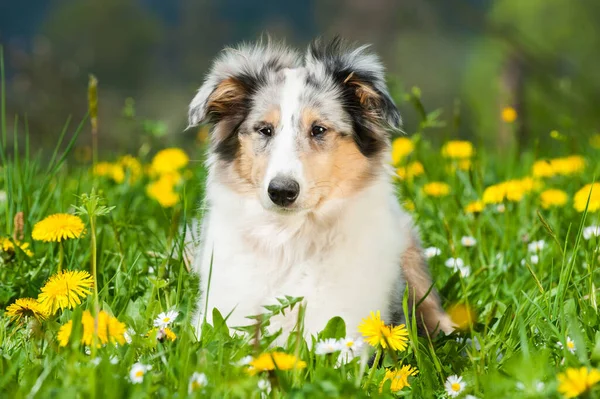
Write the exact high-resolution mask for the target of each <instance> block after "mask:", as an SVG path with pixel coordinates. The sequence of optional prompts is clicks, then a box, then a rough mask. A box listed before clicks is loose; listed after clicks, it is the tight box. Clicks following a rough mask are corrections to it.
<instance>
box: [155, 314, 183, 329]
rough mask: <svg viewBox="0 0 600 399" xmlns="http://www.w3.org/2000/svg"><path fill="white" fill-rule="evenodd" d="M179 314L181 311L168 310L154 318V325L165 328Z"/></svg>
mask: <svg viewBox="0 0 600 399" xmlns="http://www.w3.org/2000/svg"><path fill="white" fill-rule="evenodd" d="M177 316H179V312H178V311H176V310H169V311H168V312H162V313H161V314H159V315H158V317H157V318H156V319H154V327H159V328H165V327H168V326H169V325H170V324H171V323H173V322H174V321H175V319H176V318H177Z"/></svg>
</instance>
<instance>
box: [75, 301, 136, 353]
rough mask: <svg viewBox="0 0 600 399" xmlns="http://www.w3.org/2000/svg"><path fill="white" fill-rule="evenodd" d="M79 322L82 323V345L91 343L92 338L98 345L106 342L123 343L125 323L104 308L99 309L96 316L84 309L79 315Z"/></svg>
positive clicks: (125, 329)
mask: <svg viewBox="0 0 600 399" xmlns="http://www.w3.org/2000/svg"><path fill="white" fill-rule="evenodd" d="M81 324H82V325H83V335H82V337H81V343H82V344H84V345H88V346H89V345H92V343H93V342H94V338H96V342H97V344H98V346H100V345H105V344H107V343H108V342H110V343H113V344H115V343H118V344H120V345H123V344H124V343H125V332H126V331H127V328H126V326H125V324H124V323H121V322H120V321H119V320H118V319H117V318H116V317H112V316H110V315H109V314H108V313H106V312H105V311H104V310H101V311H100V312H99V313H98V316H97V317H96V318H94V316H92V314H91V313H90V312H89V311H88V310H86V311H85V312H83V315H82V316H81Z"/></svg>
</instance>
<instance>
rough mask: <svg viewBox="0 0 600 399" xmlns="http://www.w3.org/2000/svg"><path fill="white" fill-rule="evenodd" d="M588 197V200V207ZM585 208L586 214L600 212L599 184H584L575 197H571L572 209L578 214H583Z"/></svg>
mask: <svg viewBox="0 0 600 399" xmlns="http://www.w3.org/2000/svg"><path fill="white" fill-rule="evenodd" d="M588 197H589V200H590V203H589V205H588ZM586 206H587V210H588V212H596V211H597V210H600V183H593V184H586V185H585V186H584V187H583V188H581V189H580V190H579V191H577V192H576V193H575V197H573V207H574V208H575V209H576V210H577V211H578V212H583V211H585V208H586Z"/></svg>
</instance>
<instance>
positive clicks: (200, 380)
mask: <svg viewBox="0 0 600 399" xmlns="http://www.w3.org/2000/svg"><path fill="white" fill-rule="evenodd" d="M207 385H208V378H206V374H204V373H198V372H194V374H192V376H191V377H190V383H189V384H188V394H191V393H192V392H195V391H197V390H199V389H202V388H204V387H205V386H207Z"/></svg>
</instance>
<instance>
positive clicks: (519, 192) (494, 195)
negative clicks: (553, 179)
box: [482, 177, 541, 205]
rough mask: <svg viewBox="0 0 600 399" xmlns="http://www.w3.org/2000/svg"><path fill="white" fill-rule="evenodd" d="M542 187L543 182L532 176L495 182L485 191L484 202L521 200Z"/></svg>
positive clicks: (496, 202)
mask: <svg viewBox="0 0 600 399" xmlns="http://www.w3.org/2000/svg"><path fill="white" fill-rule="evenodd" d="M540 187H541V183H540V182H539V181H538V180H535V179H533V178H530V177H526V178H524V179H513V180H507V181H505V182H502V183H498V184H494V185H492V186H489V187H487V188H486V189H485V190H484V191H483V197H482V201H483V203H484V204H486V205H487V204H499V203H501V202H503V201H504V200H508V201H513V202H519V201H521V200H522V199H523V197H524V196H525V195H526V194H528V193H530V192H531V191H533V190H537V189H539V188H540Z"/></svg>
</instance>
